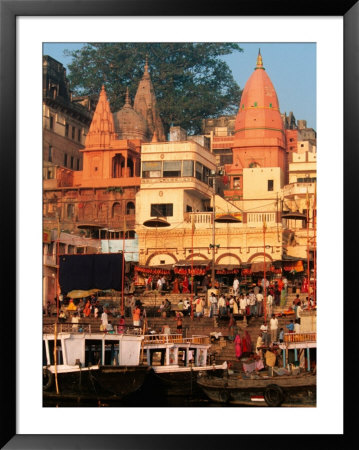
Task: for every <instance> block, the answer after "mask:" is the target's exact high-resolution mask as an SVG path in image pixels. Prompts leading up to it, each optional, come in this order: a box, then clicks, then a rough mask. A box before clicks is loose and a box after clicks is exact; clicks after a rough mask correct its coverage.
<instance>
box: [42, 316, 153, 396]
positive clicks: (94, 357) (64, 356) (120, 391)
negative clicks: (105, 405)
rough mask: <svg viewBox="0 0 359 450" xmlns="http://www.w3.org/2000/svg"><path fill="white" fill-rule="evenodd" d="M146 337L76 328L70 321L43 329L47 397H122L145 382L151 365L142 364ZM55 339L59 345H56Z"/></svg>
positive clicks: (44, 374) (44, 375)
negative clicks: (142, 351) (56, 328)
mask: <svg viewBox="0 0 359 450" xmlns="http://www.w3.org/2000/svg"><path fill="white" fill-rule="evenodd" d="M66 325H68V327H66ZM143 339H144V337H143V336H141V335H133V334H110V333H105V332H96V333H93V332H91V330H90V329H87V330H84V331H82V332H79V331H73V330H72V325H71V324H62V325H60V326H59V332H57V330H55V325H52V326H47V327H45V329H44V332H43V390H44V397H51V396H61V397H68V398H71V397H78V396H79V395H80V396H82V397H88V398H91V397H94V398H97V397H98V396H100V397H101V398H105V397H106V398H107V397H108V398H116V399H122V398H124V397H125V396H127V395H129V394H131V393H133V392H134V391H136V390H137V389H138V388H139V387H140V386H141V385H142V384H143V382H144V380H145V377H146V375H147V374H148V372H149V368H148V367H147V366H144V365H142V364H141V363H140V358H141V348H142V342H143ZM55 342H56V345H55Z"/></svg>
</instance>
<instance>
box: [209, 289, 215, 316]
mask: <svg viewBox="0 0 359 450" xmlns="http://www.w3.org/2000/svg"><path fill="white" fill-rule="evenodd" d="M209 303H210V310H209V317H213V316H214V315H216V314H217V297H216V295H215V294H214V292H212V293H211V296H210V297H209Z"/></svg>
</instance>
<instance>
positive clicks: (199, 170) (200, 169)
mask: <svg viewBox="0 0 359 450" xmlns="http://www.w3.org/2000/svg"><path fill="white" fill-rule="evenodd" d="M196 178H197V180H200V181H202V180H203V164H201V163H199V162H196Z"/></svg>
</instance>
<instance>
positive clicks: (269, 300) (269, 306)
mask: <svg viewBox="0 0 359 450" xmlns="http://www.w3.org/2000/svg"><path fill="white" fill-rule="evenodd" d="M272 305H273V295H271V294H268V296H267V315H268V316H271V315H272Z"/></svg>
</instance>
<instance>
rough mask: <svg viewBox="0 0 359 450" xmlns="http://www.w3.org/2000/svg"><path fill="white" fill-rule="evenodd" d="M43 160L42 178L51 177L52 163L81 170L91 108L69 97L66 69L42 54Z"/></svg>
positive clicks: (70, 94)
mask: <svg viewBox="0 0 359 450" xmlns="http://www.w3.org/2000/svg"><path fill="white" fill-rule="evenodd" d="M42 67H43V161H44V177H45V178H48V177H50V178H51V177H52V176H54V170H53V169H51V167H52V166H54V165H55V166H61V167H64V168H68V169H72V170H81V169H82V155H81V152H80V150H81V149H83V148H84V144H85V137H86V134H87V131H88V129H89V126H90V123H91V119H92V111H91V108H90V104H89V103H88V105H87V108H86V107H84V106H83V105H82V104H80V103H78V102H76V101H74V100H73V98H72V93H71V90H70V87H69V81H68V79H67V78H66V69H65V68H64V67H63V65H62V64H61V63H59V62H58V61H56V60H55V59H53V58H51V57H50V56H44V57H43V63H42Z"/></svg>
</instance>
